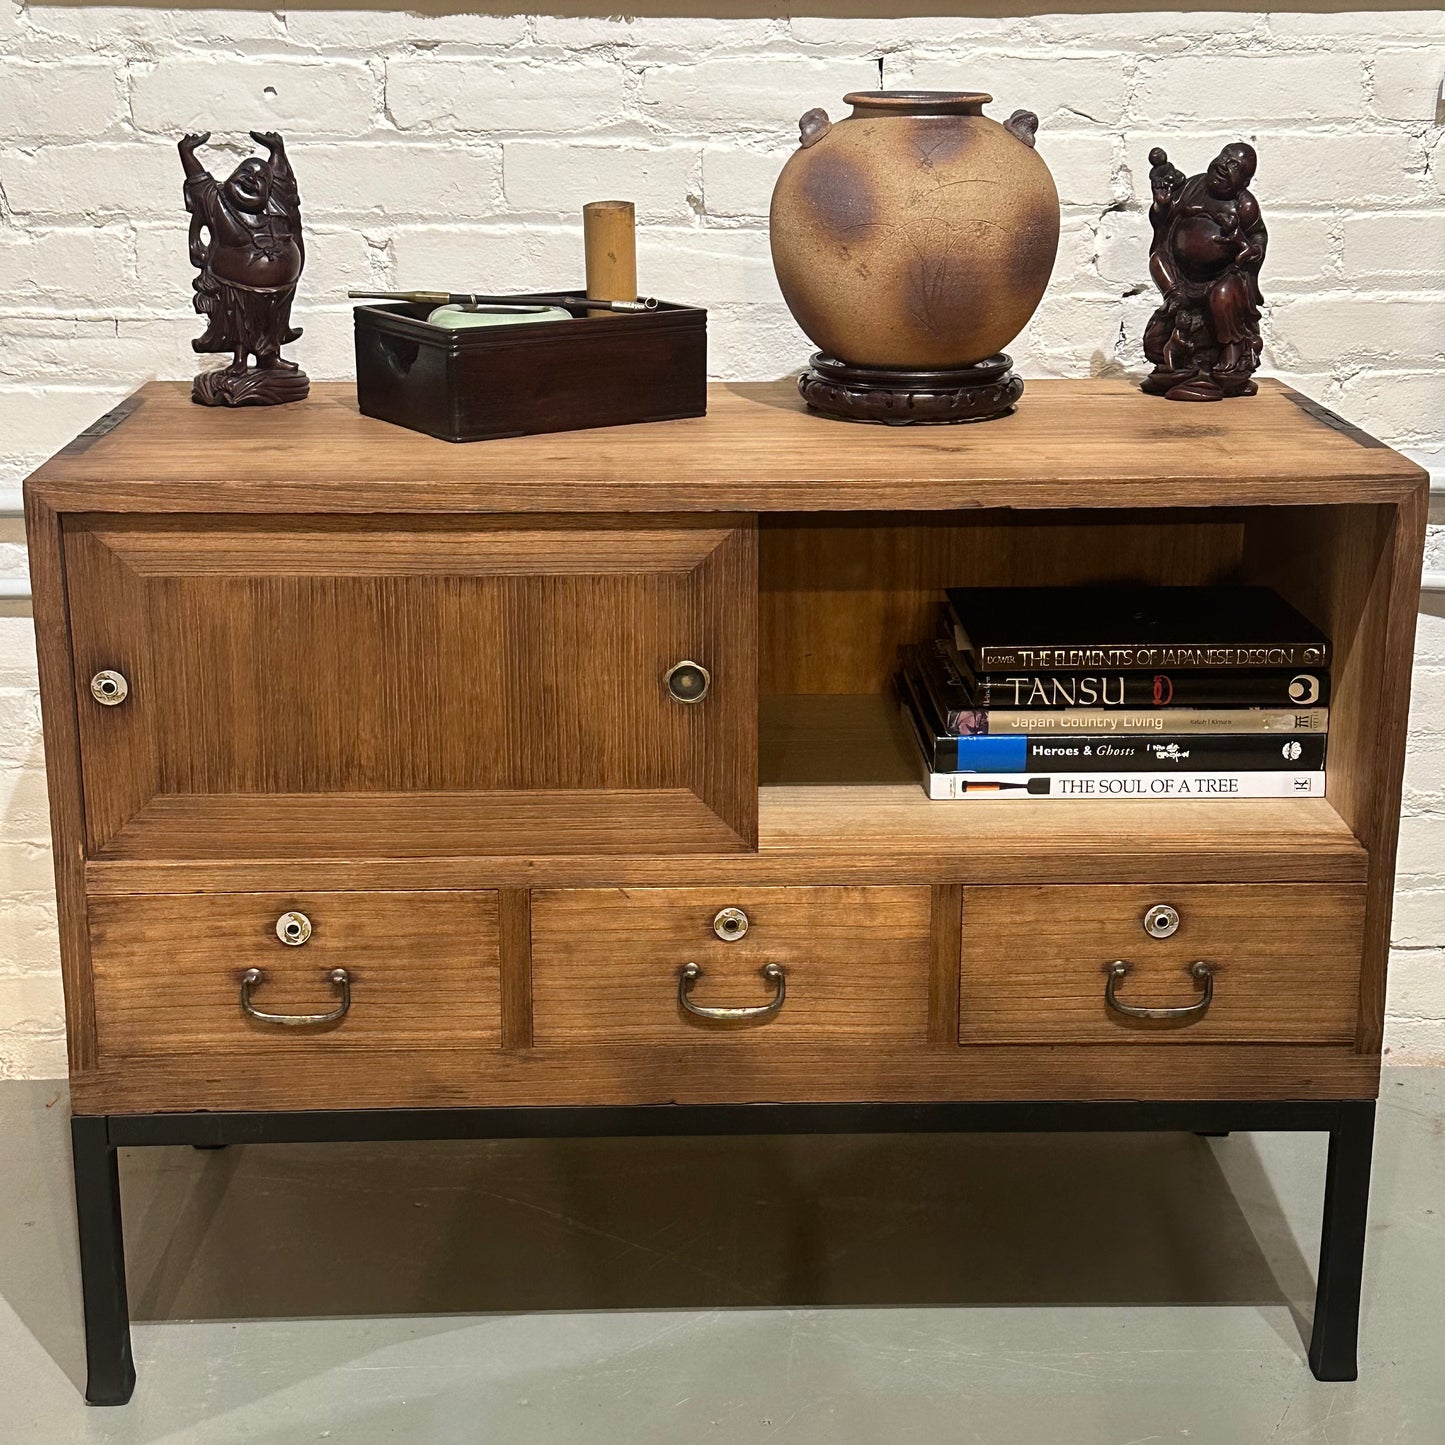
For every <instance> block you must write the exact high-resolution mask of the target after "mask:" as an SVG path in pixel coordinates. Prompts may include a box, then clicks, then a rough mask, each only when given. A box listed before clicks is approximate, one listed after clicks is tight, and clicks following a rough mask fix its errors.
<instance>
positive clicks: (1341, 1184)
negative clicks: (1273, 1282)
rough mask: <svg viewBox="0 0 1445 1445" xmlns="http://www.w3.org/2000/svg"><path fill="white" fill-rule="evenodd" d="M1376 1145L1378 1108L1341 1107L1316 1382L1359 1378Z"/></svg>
mask: <svg viewBox="0 0 1445 1445" xmlns="http://www.w3.org/2000/svg"><path fill="white" fill-rule="evenodd" d="M1374 1144H1375V1106H1374V1104H1372V1103H1350V1104H1341V1105H1340V1106H1339V1119H1338V1122H1337V1123H1336V1124H1335V1127H1334V1128H1333V1129H1331V1130H1330V1158H1329V1163H1328V1165H1327V1166H1326V1170H1325V1224H1324V1236H1323V1238H1322V1239H1321V1240H1320V1268H1319V1283H1318V1285H1317V1287H1316V1290H1315V1320H1314V1327H1313V1329H1312V1330H1311V1331H1310V1369H1311V1370H1313V1371H1314V1375H1315V1378H1316V1379H1317V1380H1353V1379H1355V1378H1356V1377H1357V1375H1358V1374H1359V1370H1358V1367H1357V1366H1356V1363H1355V1346H1356V1343H1357V1341H1358V1339H1359V1332H1360V1284H1361V1276H1362V1274H1363V1272H1364V1266H1365V1214H1366V1209H1367V1207H1368V1205H1369V1199H1370V1155H1371V1153H1372V1152H1373V1150H1374Z"/></svg>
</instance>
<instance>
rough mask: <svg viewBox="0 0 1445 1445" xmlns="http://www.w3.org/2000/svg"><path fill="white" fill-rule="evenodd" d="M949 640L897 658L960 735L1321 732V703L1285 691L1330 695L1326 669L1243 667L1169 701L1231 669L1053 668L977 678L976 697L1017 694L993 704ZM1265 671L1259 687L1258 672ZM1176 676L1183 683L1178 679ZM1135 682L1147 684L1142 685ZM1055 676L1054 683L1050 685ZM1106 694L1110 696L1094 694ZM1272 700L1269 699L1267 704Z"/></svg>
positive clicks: (1325, 717)
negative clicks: (1191, 698) (1235, 678)
mask: <svg viewBox="0 0 1445 1445" xmlns="http://www.w3.org/2000/svg"><path fill="white" fill-rule="evenodd" d="M952 654H953V648H952V644H951V643H948V642H945V641H944V640H943V639H942V638H935V639H933V640H931V641H929V642H925V643H924V644H922V646H919V647H912V646H909V647H902V648H900V649H899V658H900V660H901V662H902V663H903V666H904V667H905V668H912V669H913V670H914V671H916V672H917V673H918V674H919V675H920V677H921V678H922V681H923V686H924V689H925V691H926V692H927V694H928V698H929V701H930V703H931V704H932V706H933V710H934V712H935V714H936V715H937V717H938V719H939V721H940V722H941V723H942V726H943V730H944V731H945V732H951V733H960V734H965V735H975V734H990V735H995V736H996V735H999V734H1004V733H1061V732H1065V733H1103V732H1109V733H1156V734H1157V733H1165V732H1168V733H1213V732H1236V733H1322V732H1324V731H1325V730H1326V728H1327V727H1328V726H1329V717H1330V710H1329V708H1328V707H1325V706H1323V705H1320V706H1310V705H1304V706H1295V705H1292V701H1291V695H1292V694H1298V695H1299V696H1300V697H1301V698H1309V697H1313V698H1315V699H1317V700H1321V701H1322V700H1323V699H1324V698H1326V697H1327V696H1328V695H1329V686H1328V680H1329V675H1328V673H1319V674H1314V673H1311V674H1300V673H1290V672H1286V673H1284V674H1279V673H1274V672H1269V673H1246V674H1243V675H1242V680H1241V683H1240V685H1238V686H1236V687H1234V688H1233V689H1232V690H1231V689H1229V688H1225V689H1223V690H1224V691H1229V692H1230V696H1229V697H1228V698H1227V699H1224V700H1222V701H1219V702H1216V703H1210V702H1207V701H1204V700H1202V699H1201V700H1199V701H1196V702H1195V704H1194V705H1192V706H1191V705H1189V704H1187V703H1186V702H1184V701H1182V700H1176V693H1178V692H1180V691H1183V692H1184V693H1185V694H1189V693H1191V692H1193V693H1199V694H1203V695H1204V697H1208V696H1210V695H1216V694H1218V693H1219V692H1220V691H1221V689H1220V687H1219V684H1220V682H1221V681H1227V679H1228V678H1229V677H1230V676H1232V674H1229V673H1225V672H1205V673H1200V674H1198V675H1192V676H1191V675H1184V674H1174V675H1169V674H1160V675H1158V681H1157V686H1156V685H1155V679H1154V678H1153V677H1148V676H1146V675H1145V674H1142V673H1114V674H1111V675H1110V674H1105V675H1091V676H1087V677H1086V676H1080V677H1075V676H1074V675H1073V674H1055V675H1054V680H1053V681H1043V680H1040V679H1039V677H1038V675H1033V676H1029V677H1028V679H1027V680H1024V679H1025V675H1023V674H1020V675H1018V676H1019V682H1018V685H1017V686H1016V687H1015V686H1012V679H1011V678H1010V677H1009V676H1007V675H1005V676H1003V677H1001V678H998V679H987V680H985V682H984V683H983V684H982V692H983V698H988V699H992V698H994V697H1008V698H1010V699H1011V698H1012V697H1013V696H1017V697H1018V698H1019V699H1020V702H1019V704H1018V705H1013V704H1012V702H1011V701H1010V702H1009V703H1006V704H1001V703H998V702H994V703H993V705H992V706H990V705H988V703H987V702H985V701H983V700H982V699H981V698H980V697H979V688H980V684H979V683H978V682H977V681H975V683H974V685H973V686H972V687H970V686H968V685H966V684H965V683H964V681H963V676H962V674H961V672H960V671H959V668H958V666H957V664H956V663H955V662H954V660H953V655H952ZM1261 677H1263V678H1264V685H1263V687H1261V686H1260V679H1261ZM1181 679H1182V682H1181ZM1141 681H1142V682H1143V683H1144V684H1147V687H1146V686H1141ZM1055 683H1056V685H1055ZM1145 691H1147V693H1148V700H1147V701H1144V700H1138V701H1133V702H1125V701H1119V702H1116V701H1114V699H1116V698H1120V699H1123V698H1131V697H1132V698H1136V699H1137V698H1139V695H1140V694H1141V693H1142V692H1145ZM1261 691H1263V692H1265V693H1269V694H1273V696H1271V697H1269V698H1268V699H1259V698H1256V699H1255V700H1253V701H1251V702H1245V701H1241V699H1242V698H1244V697H1246V696H1247V695H1248V694H1249V693H1251V692H1254V693H1258V692H1261ZM1081 694H1082V695H1083V696H1084V697H1085V698H1089V699H1092V700H1093V701H1091V702H1086V703H1084V704H1082V705H1071V704H1070V703H1068V702H1067V701H1062V702H1061V703H1060V705H1058V706H1051V707H1047V706H1043V705H1041V704H1042V702H1043V701H1044V700H1046V699H1047V700H1052V699H1055V698H1058V699H1066V698H1068V697H1070V696H1073V697H1075V698H1078V697H1079V696H1080V695H1081ZM1103 698H1108V699H1109V701H1107V702H1104V701H1101V699H1103ZM1271 702H1272V703H1274V704H1275V705H1274V706H1270V705H1269V703H1271Z"/></svg>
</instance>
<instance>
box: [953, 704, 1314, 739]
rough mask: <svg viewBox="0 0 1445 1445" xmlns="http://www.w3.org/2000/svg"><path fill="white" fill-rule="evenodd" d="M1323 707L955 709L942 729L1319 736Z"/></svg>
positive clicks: (992, 732)
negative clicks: (1315, 734) (1309, 734)
mask: <svg viewBox="0 0 1445 1445" xmlns="http://www.w3.org/2000/svg"><path fill="white" fill-rule="evenodd" d="M1329 724H1330V710H1329V708H1327V707H1307V708H1299V709H1295V710H1291V709H1287V708H1285V709H1281V708H1263V707H1217V708H1206V707H1169V708H1162V707H1161V708H1133V709H1131V708H1119V709H1118V710H1117V711H1116V710H1114V709H1111V708H1102V707H1097V708H1082V707H1079V708H1060V709H1059V710H1058V711H1054V712H1050V711H1048V710H1046V709H1044V708H1036V709H1034V710H1033V711H1032V712H1030V711H1028V710H1026V709H1017V710H1010V709H1007V708H994V709H993V710H991V711H990V710H988V709H984V708H977V709H967V710H964V709H960V710H957V711H956V712H955V713H954V714H951V715H949V717H948V725H949V727H950V728H956V729H957V730H958V731H959V732H960V733H969V734H988V735H989V736H990V737H996V736H999V735H1001V734H1008V733H1027V734H1030V735H1034V736H1038V735H1047V734H1057V733H1109V734H1119V733H1123V734H1144V735H1148V736H1154V735H1157V734H1159V733H1172V734H1175V735H1176V736H1177V735H1179V734H1185V733H1188V734H1194V733H1323V732H1325V731H1326V730H1327V729H1328V728H1329Z"/></svg>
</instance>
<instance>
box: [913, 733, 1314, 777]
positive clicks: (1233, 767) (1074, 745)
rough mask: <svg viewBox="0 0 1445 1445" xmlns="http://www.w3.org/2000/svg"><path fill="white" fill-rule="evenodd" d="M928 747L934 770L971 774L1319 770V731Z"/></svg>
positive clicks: (971, 741)
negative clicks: (1298, 733) (1285, 734)
mask: <svg viewBox="0 0 1445 1445" xmlns="http://www.w3.org/2000/svg"><path fill="white" fill-rule="evenodd" d="M931 742H932V746H931V747H930V748H928V749H927V750H926V753H925V756H927V757H928V760H929V762H930V765H931V767H932V768H933V770H934V771H936V772H940V773H946V772H950V771H952V772H960V773H964V772H968V773H1011V772H1018V773H1073V772H1080V773H1106V772H1121V773H1143V772H1204V771H1209V770H1212V769H1216V768H1217V769H1220V770H1224V771H1228V772H1268V771H1270V770H1273V769H1279V768H1298V769H1299V770H1300V771H1301V772H1303V771H1305V770H1306V769H1312V768H1322V767H1324V765H1325V737H1324V734H1322V733H1307V734H1303V735H1294V734H1291V735H1289V736H1281V735H1278V734H1276V735H1264V736H1260V735H1258V734H1253V733H1224V734H1198V733H1196V734H1193V735H1184V736H1172V735H1169V734H1165V735H1164V736H1162V737H1140V736H1131V735H1128V734H1117V735H1111V734H1103V735H1094V736H1086V737H1070V736H1066V735H1065V736H1059V737H1042V738H1036V737H1029V736H1026V735H1022V734H1016V735H1014V736H1012V737H934V738H933V739H932V740H931Z"/></svg>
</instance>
